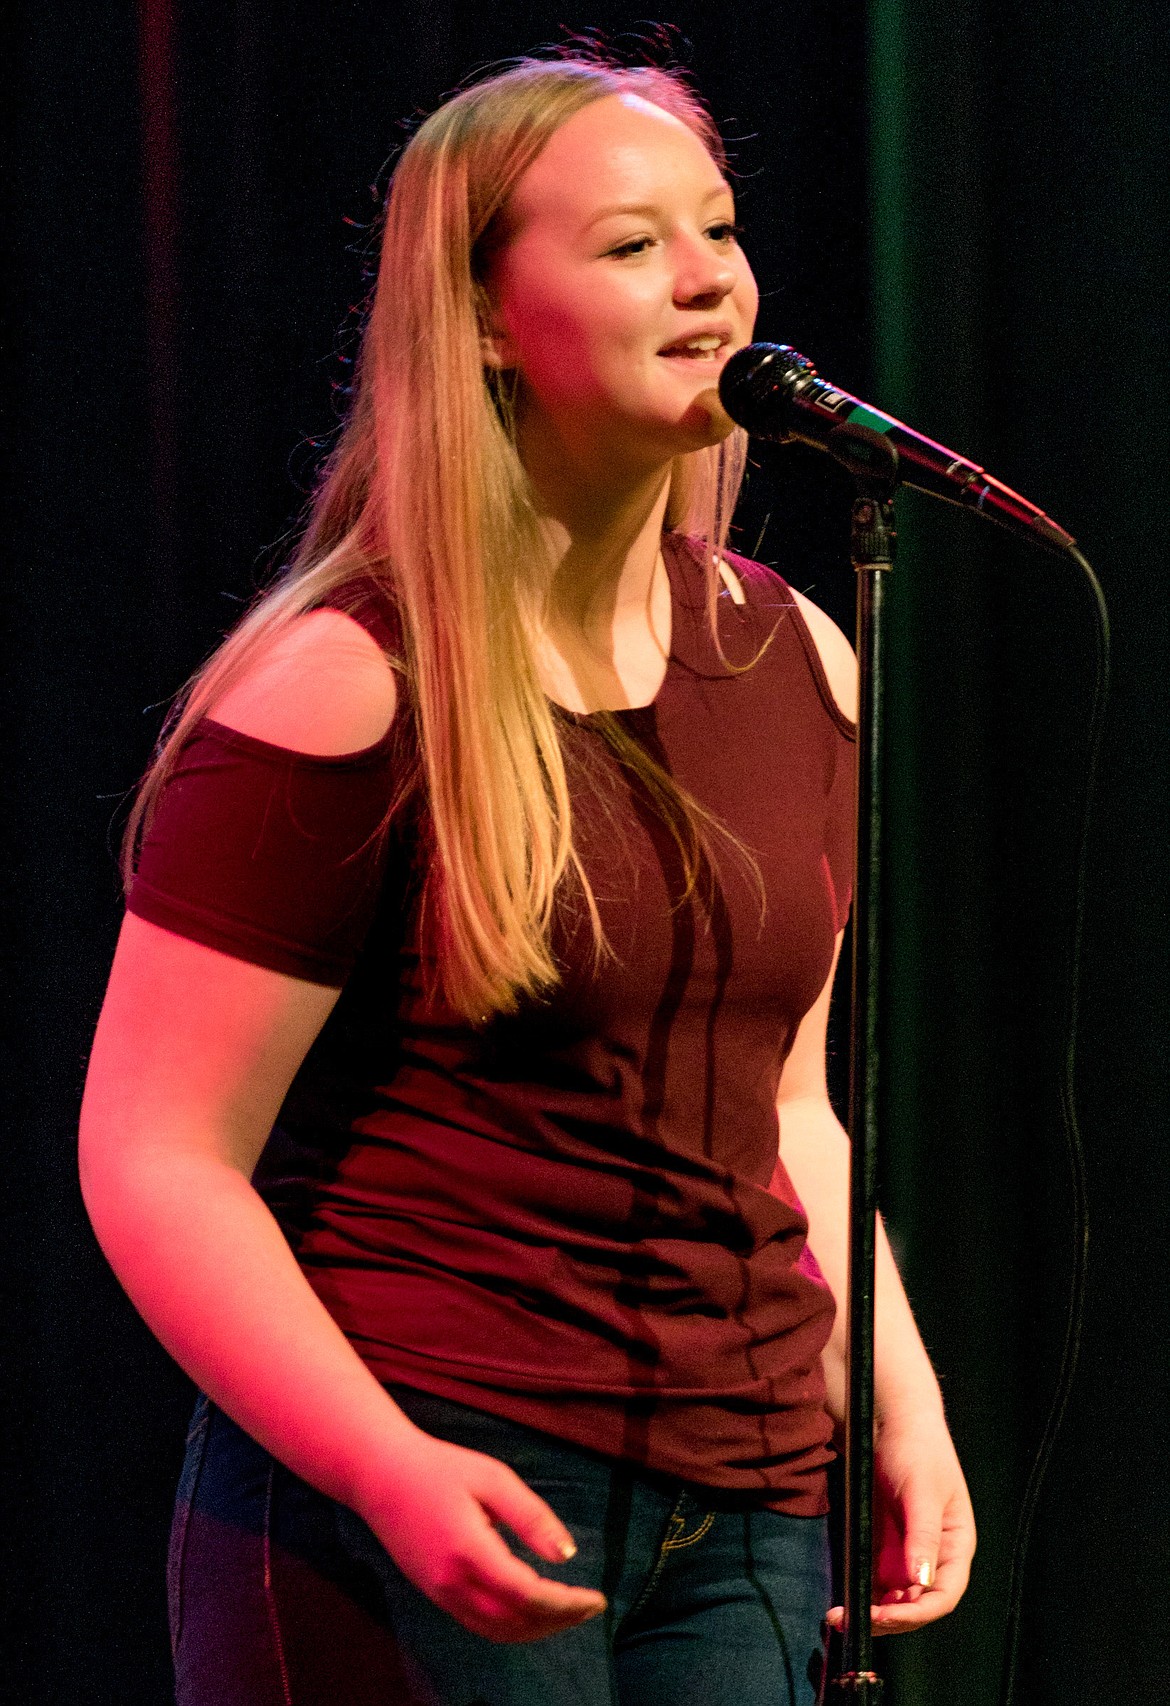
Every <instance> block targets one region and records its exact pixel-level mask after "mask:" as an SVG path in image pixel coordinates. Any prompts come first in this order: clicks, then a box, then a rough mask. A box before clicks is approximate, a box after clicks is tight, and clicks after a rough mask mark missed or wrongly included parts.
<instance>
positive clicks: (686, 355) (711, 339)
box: [658, 332, 730, 367]
mask: <svg viewBox="0 0 1170 1706" xmlns="http://www.w3.org/2000/svg"><path fill="white" fill-rule="evenodd" d="M729 344H730V340H729V339H728V338H725V337H722V336H720V334H719V333H718V332H704V333H701V334H699V335H698V336H696V337H693V338H686V339H684V340H680V341H679V342H678V343H677V344H668V345H667V347H666V349H662V350H659V352H658V353H659V355H660V356H662V357H664V358H665V359H666V360H668V361H687V362H692V363H699V364H700V365H705V366H708V367H716V366H719V365H721V364H722V361H723V358H724V356H726V355H727V354H728V352H729Z"/></svg>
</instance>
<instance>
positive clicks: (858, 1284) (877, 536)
mask: <svg viewBox="0 0 1170 1706" xmlns="http://www.w3.org/2000/svg"><path fill="white" fill-rule="evenodd" d="M828 448H829V450H830V451H831V452H832V454H833V455H834V456H835V457H836V459H837V461H838V462H841V463H842V464H843V465H844V466H845V467H846V468H848V469H849V471H850V473H851V474H852V475H853V476H854V479H855V481H856V485H857V497H856V499H855V501H854V504H853V532H852V541H851V550H850V555H851V557H852V560H853V567H854V569H855V570H856V571H857V657H858V666H859V703H858V712H857V742H858V745H857V860H856V867H855V873H856V876H855V886H854V898H853V1016H852V1027H851V1034H850V1054H849V1135H850V1138H851V1140H852V1155H851V1160H850V1166H849V1298H848V1348H847V1351H846V1374H847V1397H846V1415H845V1570H844V1577H845V1580H844V1594H843V1603H844V1609H845V1621H844V1627H843V1630H842V1647H841V1665H840V1669H839V1671H838V1672H837V1674H836V1675H834V1676H832V1677H830V1678H829V1679H828V1682H827V1686H826V1692H825V1699H826V1701H828V1702H830V1703H832V1706H844V1703H845V1702H847V1701H848V1702H851V1703H853V1706H877V1703H878V1702H879V1701H880V1700H881V1694H882V1682H881V1678H880V1677H879V1676H878V1675H877V1673H876V1672H875V1671H874V1669H873V1629H872V1625H871V1621H870V1604H871V1595H872V1586H873V1424H874V1398H873V1350H874V1248H875V1236H876V1221H877V1156H878V1140H879V1135H880V1133H879V1107H878V1067H879V1053H878V1042H879V1035H878V1007H879V989H880V975H881V854H882V800H883V780H884V778H883V762H884V756H885V754H884V741H885V695H884V691H883V680H882V671H883V664H884V654H883V644H882V641H883V633H882V621H883V614H884V597H885V576H886V573H887V571H888V570H889V569H890V568H891V566H892V564H893V561H894V546H895V542H896V539H897V534H896V532H895V529H894V503H893V499H894V493H895V491H896V490H897V486H898V452H897V450H896V449H895V447H894V446H893V445H892V444H890V442H889V441H888V439H886V438H883V437H882V435H881V434H880V433H877V432H873V431H871V430H870V429H869V428H868V427H863V426H848V425H846V426H841V427H838V428H837V429H836V431H834V432H833V433H832V434H831V435H830V438H829V444H828Z"/></svg>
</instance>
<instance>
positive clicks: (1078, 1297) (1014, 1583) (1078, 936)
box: [1000, 545, 1110, 1706]
mask: <svg viewBox="0 0 1170 1706" xmlns="http://www.w3.org/2000/svg"><path fill="white" fill-rule="evenodd" d="M1068 555H1069V556H1070V557H1072V558H1073V560H1074V562H1076V563H1077V564H1079V566H1080V568H1081V570H1082V572H1083V573H1084V575H1085V578H1086V580H1087V581H1088V583H1089V589H1090V591H1091V592H1092V594H1093V600H1094V611H1095V614H1096V618H1097V681H1096V690H1095V692H1094V696H1093V708H1092V712H1091V714H1090V718H1089V750H1088V767H1087V774H1086V778H1085V811H1084V818H1083V821H1082V826H1081V845H1080V855H1079V858H1078V863H1077V883H1076V903H1075V910H1074V917H1073V937H1072V965H1071V968H1070V973H1069V1004H1068V1026H1067V1032H1066V1038H1065V1052H1064V1070H1063V1072H1062V1073H1061V1079H1060V1113H1061V1121H1062V1124H1063V1126H1064V1134H1065V1141H1066V1143H1067V1148H1068V1166H1069V1178H1070V1183H1071V1188H1072V1220H1073V1251H1072V1271H1071V1273H1070V1275H1069V1295H1068V1318H1067V1322H1066V1324H1065V1335H1064V1346H1063V1349H1062V1351H1061V1357H1060V1368H1059V1371H1058V1373H1057V1377H1056V1389H1055V1391H1054V1392H1053V1395H1052V1403H1051V1405H1050V1406H1049V1410H1048V1417H1047V1420H1046V1422H1045V1424H1044V1432H1043V1434H1042V1436H1041V1439H1040V1444H1039V1446H1038V1447H1037V1450H1036V1457H1035V1460H1034V1462H1033V1464H1032V1469H1031V1472H1030V1474H1029V1476H1028V1484H1027V1486H1026V1488H1025V1490H1024V1499H1023V1503H1022V1505H1021V1506H1020V1518H1019V1523H1018V1525H1017V1527H1016V1540H1015V1546H1014V1547H1013V1550H1012V1574H1011V1588H1010V1591H1009V1595H1008V1612H1007V1634H1006V1642H1005V1646H1004V1660H1003V1676H1002V1681H1001V1686H1000V1706H1012V1696H1013V1693H1014V1690H1015V1682H1016V1664H1017V1660H1018V1657H1019V1645H1020V1612H1021V1607H1022V1603H1023V1593H1024V1568H1025V1564H1026V1562H1027V1556H1028V1543H1029V1541H1030V1540H1031V1537H1032V1524H1033V1522H1034V1520H1035V1516H1036V1507H1037V1504H1038V1503H1039V1499H1040V1490H1041V1487H1042V1486H1043V1483H1044V1477H1045V1474H1046V1473H1047V1470H1048V1464H1049V1460H1050V1458H1051V1456H1052V1448H1053V1446H1054V1444H1055V1443H1056V1436H1057V1434H1058V1433H1059V1431H1060V1426H1061V1423H1062V1421H1063V1420H1064V1413H1065V1410H1066V1408H1067V1407H1068V1399H1069V1393H1070V1391H1071V1390H1072V1383H1073V1377H1074V1375H1075V1374H1076V1367H1077V1358H1078V1356H1079V1354H1080V1347H1081V1324H1082V1320H1083V1317H1084V1304H1085V1274H1086V1269H1087V1264H1088V1253H1089V1211H1088V1202H1087V1199H1086V1192H1085V1151H1084V1144H1083V1143H1082V1141H1081V1133H1080V1127H1079V1126H1078V1124H1077V1110H1076V1096H1075V1090H1076V1051H1077V1020H1078V1017H1079V1012H1080V981H1081V947H1082V939H1083V935H1084V923H1085V888H1086V886H1087V881H1088V857H1089V824H1090V819H1091V816H1092V806H1093V795H1094V792H1095V790H1096V786H1097V769H1098V764H1099V762H1100V756H1101V736H1102V729H1103V726H1104V721H1105V707H1106V704H1107V702H1108V698H1109V667H1110V648H1109V612H1108V610H1107V608H1106V605H1105V595H1104V593H1103V592H1102V591H1101V583H1100V582H1099V581H1098V579H1097V577H1096V575H1095V574H1094V572H1093V569H1092V566H1091V565H1090V564H1089V562H1088V561H1087V560H1086V559H1085V558H1084V557H1083V556H1082V555H1081V553H1080V552H1079V551H1078V550H1077V548H1076V546H1075V545H1073V546H1070V547H1069V548H1068Z"/></svg>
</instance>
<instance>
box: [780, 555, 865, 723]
mask: <svg viewBox="0 0 1170 1706" xmlns="http://www.w3.org/2000/svg"><path fill="white" fill-rule="evenodd" d="M789 590H790V591H791V593H792V596H793V598H794V599H795V600H796V602H797V605H798V607H799V609H800V614H801V615H802V616H803V617H804V619H805V622H806V623H807V624H808V631H809V633H810V634H811V635H812V637H813V639H814V641H815V642H816V648H817V651H818V653H819V654H820V659H821V664H822V667H823V668H824V671H825V675H826V677H827V678H828V682H829V686H830V687H831V688H832V690H833V698H834V699H835V700H836V701H837V705H838V708H839V709H840V711H841V712H842V714H843V715H844V716H846V717H848V718H849V721H850V722H851V723H855V722H856V721H857V657H856V655H855V653H854V650H853V647H852V646H851V645H850V643H849V641H848V640H847V639H846V638H845V635H844V634H843V633H842V632H841V630H840V628H838V626H837V624H836V623H835V622H834V621H833V618H832V617H831V616H826V615H825V612H824V611H823V610H822V609H821V607H820V605H819V604H814V603H813V601H812V599H811V598H806V597H805V595H804V593H803V592H797V590H796V588H795V587H790V589H789Z"/></svg>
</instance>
